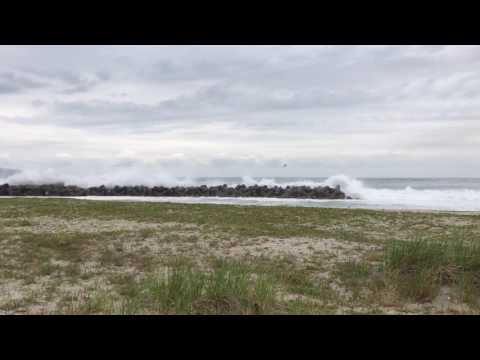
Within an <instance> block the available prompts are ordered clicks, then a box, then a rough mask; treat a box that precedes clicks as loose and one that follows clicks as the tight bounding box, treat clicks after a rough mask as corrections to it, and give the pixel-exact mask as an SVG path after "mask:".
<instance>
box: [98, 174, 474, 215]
mask: <svg viewBox="0 0 480 360" xmlns="http://www.w3.org/2000/svg"><path fill="white" fill-rule="evenodd" d="M178 183H179V184H183V185H189V184H192V183H194V184H206V185H219V184H228V185H232V186H234V185H237V184H246V185H253V184H258V185H267V186H274V185H279V186H288V185H291V186H293V185H307V186H319V185H329V186H336V185H340V187H341V189H342V190H343V191H344V192H345V193H346V194H347V195H349V196H351V197H353V198H354V199H353V200H313V199H271V198H209V197H204V198H202V197H179V198H173V197H122V198H118V197H108V198H107V197H89V199H93V200H96V199H98V200H130V201H133V200H134V201H148V202H176V203H197V204H199V203H207V204H236V205H257V206H272V205H285V206H305V207H328V208H363V209H390V210H444V211H480V178H357V179H356V178H352V177H348V176H345V175H336V176H331V177H328V178H327V177H324V178H320V177H319V178H302V177H291V178H285V177H284V178H275V177H273V178H252V177H238V178H235V177H228V178H196V179H193V180H192V179H187V178H179V179H178Z"/></svg>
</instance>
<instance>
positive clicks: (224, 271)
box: [0, 198, 480, 314]
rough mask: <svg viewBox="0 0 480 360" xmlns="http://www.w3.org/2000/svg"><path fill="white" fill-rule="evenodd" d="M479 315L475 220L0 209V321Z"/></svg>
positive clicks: (154, 208) (244, 211)
mask: <svg viewBox="0 0 480 360" xmlns="http://www.w3.org/2000/svg"><path fill="white" fill-rule="evenodd" d="M25 313H32V314H357V313H367V314H437V313H439V314H470V313H473V314H478V313H480V216H478V215H464V214H450V213H423V212H422V213H413V212H391V211H370V210H347V209H318V208H292V207H250V206H233V205H184V204H165V203H156V204H155V203H120V202H103V201H99V202H93V201H83V200H71V199H26V198H18V199H0V314H25Z"/></svg>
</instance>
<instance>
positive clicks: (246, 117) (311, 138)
mask: <svg viewBox="0 0 480 360" xmlns="http://www.w3.org/2000/svg"><path fill="white" fill-rule="evenodd" d="M284 163H286V164H287V167H283V166H282V165H283V164H284ZM479 164H480V47H479V46H0V168H2V167H3V168H17V169H53V170H54V171H70V172H72V171H83V172H102V171H107V169H118V168H131V169H133V168H142V169H155V171H158V172H164V173H166V174H170V175H180V176H185V175H186V176H242V175H250V176H330V175H334V174H339V173H343V174H348V175H351V176H373V177H375V176H381V177H410V176H419V177H421V176H452V177H454V176H480V166H479ZM148 171H150V170H148ZM148 171H147V173H148Z"/></svg>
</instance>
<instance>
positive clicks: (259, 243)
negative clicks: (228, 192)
mask: <svg viewBox="0 0 480 360" xmlns="http://www.w3.org/2000/svg"><path fill="white" fill-rule="evenodd" d="M377 248H378V246H377V245H373V244H363V243H357V242H350V241H344V240H342V241H339V240H335V239H321V238H300V237H291V238H272V237H259V238H256V239H255V242H254V243H253V244H252V243H249V244H239V245H234V246H232V247H226V248H222V249H221V250H219V251H220V252H223V253H225V250H227V251H228V252H227V255H230V256H237V257H241V256H244V255H253V256H269V257H278V256H292V257H294V258H295V259H296V260H300V261H306V260H308V259H310V258H311V257H313V256H322V255H323V256H325V257H326V258H335V261H336V262H340V261H347V260H360V259H361V258H362V256H363V255H364V254H365V253H367V252H369V251H371V250H375V249H377Z"/></svg>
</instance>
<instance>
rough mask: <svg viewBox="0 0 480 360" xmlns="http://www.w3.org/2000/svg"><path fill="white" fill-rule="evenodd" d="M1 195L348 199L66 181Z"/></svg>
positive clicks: (294, 189) (314, 192)
mask: <svg viewBox="0 0 480 360" xmlns="http://www.w3.org/2000/svg"><path fill="white" fill-rule="evenodd" d="M0 196H216V197H268V198H296V199H346V198H347V196H346V195H345V193H344V192H342V190H341V189H340V187H339V186H336V187H334V188H332V187H329V186H316V187H310V186H286V187H281V186H270V187H269V186H265V185H263V186H260V185H252V186H246V185H237V186H235V187H233V186H228V185H227V184H223V185H218V186H206V185H201V186H173V187H165V186H154V187H148V186H114V187H106V186H104V185H102V186H98V187H89V188H81V187H78V186H65V185H63V184H50V185H8V184H4V185H0Z"/></svg>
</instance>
